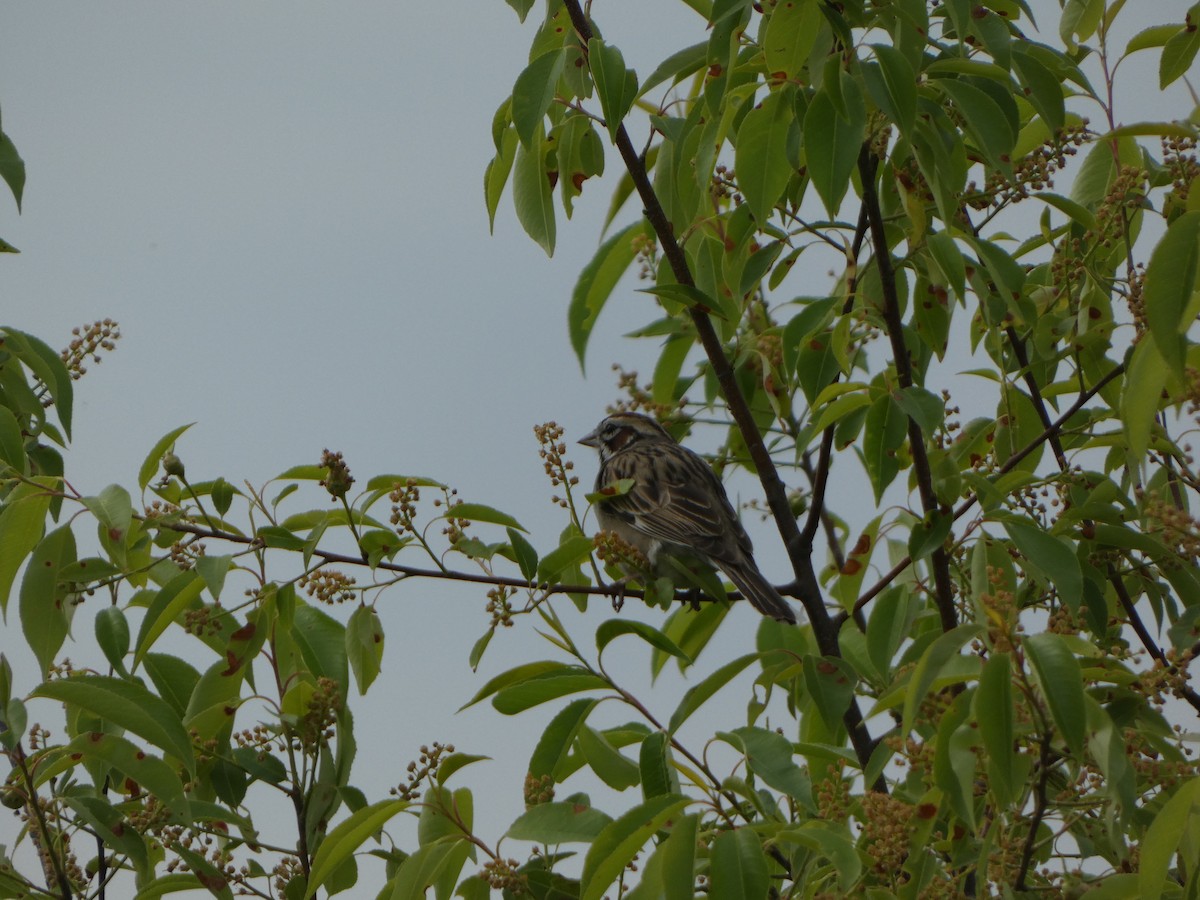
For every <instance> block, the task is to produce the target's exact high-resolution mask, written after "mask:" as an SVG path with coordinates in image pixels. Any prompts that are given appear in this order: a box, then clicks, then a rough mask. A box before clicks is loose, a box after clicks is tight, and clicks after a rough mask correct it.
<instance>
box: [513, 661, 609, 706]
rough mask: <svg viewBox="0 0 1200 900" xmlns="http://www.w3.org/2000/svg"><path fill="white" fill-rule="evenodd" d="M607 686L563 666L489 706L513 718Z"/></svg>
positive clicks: (515, 688)
mask: <svg viewBox="0 0 1200 900" xmlns="http://www.w3.org/2000/svg"><path fill="white" fill-rule="evenodd" d="M608 686H609V684H608V682H607V681H605V680H604V679H603V678H601V677H600V676H599V675H594V674H592V673H591V672H589V671H588V670H587V669H583V668H580V667H579V666H563V667H561V668H560V669H558V670H557V671H553V672H547V673H545V674H543V675H538V676H536V677H533V678H530V679H528V680H526V681H523V682H521V683H519V684H514V685H512V686H511V687H506V688H504V689H503V690H501V691H500V692H498V693H497V694H496V696H495V697H494V698H493V700H492V706H494V707H495V708H496V711H497V712H499V713H501V714H503V715H506V716H512V715H516V714H517V713H519V712H524V711H525V710H527V709H532V708H533V707H535V706H540V705H541V704H543V703H546V702H547V701H550V700H556V699H558V698H559V697H565V696H566V695H568V694H578V693H579V692H580V691H595V690H603V689H605V688H607V687H608Z"/></svg>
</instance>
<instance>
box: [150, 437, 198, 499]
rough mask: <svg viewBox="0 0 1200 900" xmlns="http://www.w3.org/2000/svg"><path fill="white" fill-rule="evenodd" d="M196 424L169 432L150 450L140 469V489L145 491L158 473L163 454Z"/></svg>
mask: <svg viewBox="0 0 1200 900" xmlns="http://www.w3.org/2000/svg"><path fill="white" fill-rule="evenodd" d="M195 424H196V423H195V422H189V423H188V424H187V425H180V426H179V427H178V428H175V429H173V430H171V431H168V432H167V433H166V434H164V435H163V436H162V437H160V438H159V439H158V441H157V442H156V443H155V444H154V446H153V447H152V448H151V449H150V452H149V453H147V454H146V458H145V460H143V461H142V467H141V468H140V469H138V487H139V488H141V489H142V490H143V491H144V490H145V489H146V485H148V484H149V483H150V482H151V481H152V480H153V479H154V476H155V474H156V473H157V472H158V467H159V464H160V463H161V462H162V458H163V454H165V453H166V452H167V451H168V450H170V449H171V447H173V446H174V445H175V440H176V438H178V437H179V436H180V435H181V434H183V433H184V432H185V431H187V430H188V429H189V428H191V427H192V426H193V425H195Z"/></svg>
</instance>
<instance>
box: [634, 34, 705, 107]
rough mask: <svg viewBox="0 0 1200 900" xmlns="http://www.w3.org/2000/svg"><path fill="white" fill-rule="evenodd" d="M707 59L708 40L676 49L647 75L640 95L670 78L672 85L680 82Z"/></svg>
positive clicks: (639, 91)
mask: <svg viewBox="0 0 1200 900" xmlns="http://www.w3.org/2000/svg"><path fill="white" fill-rule="evenodd" d="M707 61H708V41H701V42H700V43H699V44H692V45H691V46H690V47H684V48H683V49H682V50H676V51H675V52H674V53H672V54H671V55H670V56H668V57H667V58H666V59H664V60H663V61H662V62H661V63H659V64H658V67H657V68H656V69H655V70H654V71H653V72H651V73H650V74H649V75H648V76H647V77H646V80H645V81H644V82H643V83H642V86H641V87H640V88H639V89H638V96H639V97H642V96H645V95H646V93H647V92H648V91H652V90H654V88H656V87H658V86H659V85H660V84H662V83H663V82H665V81H668V80H669V81H670V82H671V84H672V85H675V84H678V83H679V82H680V81H681V80H682V79H684V78H687V77H688V76H689V75H691V74H692V73H693V72H697V71H699V70H700V69H701V68H703V67H704V65H705V63H706V62H707Z"/></svg>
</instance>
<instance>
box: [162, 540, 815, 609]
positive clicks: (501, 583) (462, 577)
mask: <svg viewBox="0 0 1200 900" xmlns="http://www.w3.org/2000/svg"><path fill="white" fill-rule="evenodd" d="M152 522H153V523H154V524H155V525H156V526H157V527H159V528H162V529H164V530H167V531H178V532H181V533H183V534H192V535H195V536H196V537H201V538H208V539H210V540H214V541H228V542H230V543H234V544H241V545H243V546H247V547H249V546H255V545H256V544H257V545H258V546H261V547H263V549H272V548H270V547H267V546H266V545H263V544H258V542H257V541H256V539H255V538H254V537H248V536H246V535H244V534H236V533H234V532H232V531H222V530H220V529H218V528H209V527H207V526H204V525H196V524H194V523H192V522H180V521H164V520H161V519H156V520H152ZM285 552H287V551H285ZM311 555H312V556H313V557H314V558H316V559H319V560H321V562H322V563H335V564H337V565H344V566H362V565H366V563H364V562H363V559H362V557H361V556H359V555H356V554H350V553H335V552H333V551H331V550H322V549H320V548H317V549H314V550H313V551H312V554H311ZM375 568H376V569H379V570H381V571H384V572H394V573H395V574H397V575H400V576H403V577H405V578H436V579H441V580H443V581H465V582H469V583H471V584H486V585H490V586H495V587H513V588H521V589H530V590H535V591H539V592H541V593H543V594H547V595H549V594H589V595H591V596H596V597H611V596H612V593H613V587H612V585H606V584H601V585H595V584H568V583H564V582H555V583H553V584H551V583H549V582H543V583H541V584H538V583H535V582H531V581H529V580H528V579H525V578H512V577H509V576H505V575H489V574H487V573H486V572H463V571H459V570H455V569H425V568H421V567H420V566H407V565H403V564H401V563H394V562H388V561H386V560H381V561H380V562H378V563H376V564H375ZM790 587H791V586H790V585H779V586H777V590H779V592H780V593H783V594H786V593H788V591H789V588H790ZM645 595H646V592H645V591H644V590H640V589H637V588H627V589H625V590H624V592H623V596H624V597H637V598H642V597H645ZM726 596H727V597H728V598H729V599H732V600H742V599H744V598H743V597H742V595H741V594H740V593H738V592H737V591H730V592H729V593H728V594H727V595H726ZM675 597H676V599H677V600H678V601H679V602H680V603H693V602H695V601H696V599H697V593H696V591H694V590H690V589H689V590H680V591H676V592H675Z"/></svg>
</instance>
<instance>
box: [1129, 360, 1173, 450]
mask: <svg viewBox="0 0 1200 900" xmlns="http://www.w3.org/2000/svg"><path fill="white" fill-rule="evenodd" d="M1169 377H1170V372H1169V371H1168V370H1167V362H1166V360H1165V359H1163V357H1162V354H1161V353H1159V352H1158V348H1157V347H1156V346H1155V343H1154V341H1153V340H1149V341H1139V342H1138V344H1137V345H1136V346H1135V347H1134V348H1133V353H1132V355H1131V357H1130V360H1129V369H1128V371H1127V372H1126V373H1125V384H1124V388H1123V390H1122V391H1121V406H1120V412H1121V424H1122V425H1123V426H1124V428H1125V438H1126V440H1127V441H1128V443H1129V452H1130V454H1131V455H1132V456H1133V458H1134V459H1137V460H1142V459H1145V458H1146V452H1147V450H1148V449H1149V448H1150V436H1151V434H1152V433H1153V430H1154V423H1155V417H1156V416H1157V415H1158V408H1159V406H1160V405H1161V404H1162V393H1163V388H1165V387H1166V385H1167V379H1168V378H1169Z"/></svg>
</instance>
